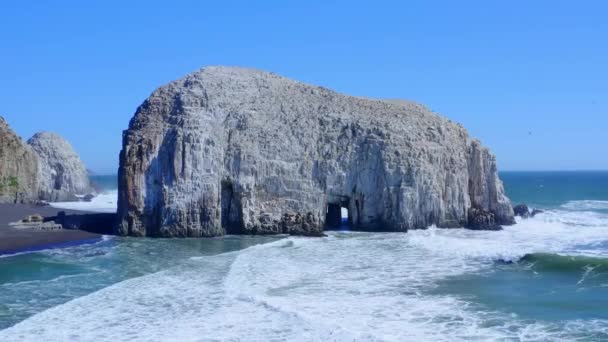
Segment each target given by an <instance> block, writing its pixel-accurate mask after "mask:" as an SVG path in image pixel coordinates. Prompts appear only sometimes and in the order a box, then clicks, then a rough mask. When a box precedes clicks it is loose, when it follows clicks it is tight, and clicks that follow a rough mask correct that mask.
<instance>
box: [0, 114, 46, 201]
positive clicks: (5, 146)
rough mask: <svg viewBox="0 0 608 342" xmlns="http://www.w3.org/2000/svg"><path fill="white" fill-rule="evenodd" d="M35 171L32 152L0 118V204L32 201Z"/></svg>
mask: <svg viewBox="0 0 608 342" xmlns="http://www.w3.org/2000/svg"><path fill="white" fill-rule="evenodd" d="M37 169H38V164H37V158H36V154H35V153H34V151H32V149H31V148H30V147H29V146H28V145H27V144H26V143H25V142H24V141H23V140H21V138H20V137H19V136H18V135H17V134H15V132H13V131H12V130H11V128H10V127H9V126H8V124H7V123H6V121H5V120H4V118H3V117H1V116H0V203H3V202H9V203H24V202H32V201H34V200H35V199H36V198H35V197H36V195H37V183H36V173H37Z"/></svg>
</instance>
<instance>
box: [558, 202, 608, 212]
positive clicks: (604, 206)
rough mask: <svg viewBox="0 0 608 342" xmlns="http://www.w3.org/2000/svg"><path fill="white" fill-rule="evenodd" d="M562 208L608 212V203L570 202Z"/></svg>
mask: <svg viewBox="0 0 608 342" xmlns="http://www.w3.org/2000/svg"><path fill="white" fill-rule="evenodd" d="M562 208H563V209H566V210H574V211H589V210H608V201H592V200H584V201H570V202H568V203H566V204H564V205H562Z"/></svg>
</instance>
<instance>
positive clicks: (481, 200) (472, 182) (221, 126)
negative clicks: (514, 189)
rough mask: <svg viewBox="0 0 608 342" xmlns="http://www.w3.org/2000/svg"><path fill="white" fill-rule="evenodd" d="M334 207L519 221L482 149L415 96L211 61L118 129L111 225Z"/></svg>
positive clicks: (269, 227) (280, 218)
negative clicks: (340, 88)
mask: <svg viewBox="0 0 608 342" xmlns="http://www.w3.org/2000/svg"><path fill="white" fill-rule="evenodd" d="M338 207H345V208H347V209H348V212H349V222H350V224H351V227H352V229H354V230H367V231H401V232H405V231H407V230H408V229H415V228H426V227H429V226H431V225H436V226H438V227H462V226H467V225H469V221H470V220H471V218H470V216H471V215H470V214H469V212H470V211H471V210H473V209H475V212H482V213H484V215H486V216H487V217H488V218H489V219H491V220H493V222H489V223H488V224H489V225H490V226H493V225H494V224H497V225H505V224H512V223H513V222H514V219H513V209H512V207H511V204H510V202H509V200H508V198H507V197H506V196H505V194H504V190H503V186H502V183H501V181H500V180H499V178H498V176H497V170H496V161H495V158H494V156H493V155H492V154H491V153H490V151H489V150H488V149H487V148H485V147H483V146H482V145H481V144H480V143H479V142H478V141H477V140H475V139H472V138H471V137H469V135H468V134H467V131H466V130H465V129H464V128H463V127H462V126H461V125H459V124H456V123H454V122H452V121H450V120H448V119H446V118H444V117H441V116H439V115H437V114H435V113H433V112H431V111H430V110H429V109H427V108H425V107H424V106H422V105H419V104H415V103H410V102H402V101H387V100H373V99H365V98H358V97H353V96H347V95H343V94H339V93H337V92H335V91H332V90H329V89H325V88H322V87H317V86H312V85H308V84H304V83H300V82H296V81H293V80H290V79H287V78H284V77H281V76H278V75H276V74H273V73H269V72H263V71H258V70H252V69H245V68H236V67H208V68H204V69H201V70H199V71H197V72H194V73H192V74H189V75H187V76H185V77H184V78H182V79H180V80H177V81H174V82H171V83H169V84H167V85H165V86H163V87H161V88H158V89H157V90H156V91H154V93H153V94H152V95H151V96H150V97H149V98H148V99H147V100H146V101H144V103H143V104H142V105H141V106H140V107H139V108H138V109H137V112H136V113H135V116H134V118H133V119H132V120H131V122H130V124H129V128H128V130H127V131H125V132H124V135H123V148H122V152H121V154H120V168H119V202H118V214H119V219H120V223H119V225H118V227H117V233H119V234H122V235H133V236H160V237H200V236H218V235H222V234H225V233H229V234H280V233H287V234H299V235H321V234H322V232H323V230H324V228H325V223H326V220H335V218H333V217H330V218H328V213H330V214H331V213H334V214H333V215H337V213H339V212H340V210H336V208H338ZM488 214H491V215H488ZM473 220H474V218H473Z"/></svg>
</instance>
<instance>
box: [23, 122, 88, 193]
mask: <svg viewBox="0 0 608 342" xmlns="http://www.w3.org/2000/svg"><path fill="white" fill-rule="evenodd" d="M28 144H29V145H30V146H31V147H32V149H33V150H34V151H35V152H36V154H37V156H38V176H37V180H38V198H39V199H41V200H46V201H50V202H61V201H75V200H78V198H77V197H76V196H77V195H85V194H88V193H90V192H91V191H93V190H92V188H91V184H90V181H89V174H88V172H87V169H86V167H85V166H84V163H83V162H82V160H80V157H79V156H78V154H77V153H76V151H74V149H73V148H72V145H70V143H69V142H67V140H65V139H64V138H62V137H61V136H59V135H57V134H55V133H50V132H41V133H36V134H35V135H34V136H33V137H32V138H30V140H28Z"/></svg>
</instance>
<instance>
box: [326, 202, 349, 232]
mask: <svg viewBox="0 0 608 342" xmlns="http://www.w3.org/2000/svg"><path fill="white" fill-rule="evenodd" d="M350 222H351V220H350V215H349V211H348V208H347V207H345V206H342V205H340V204H334V203H330V204H328V205H327V215H326V217H325V228H326V229H327V230H350Z"/></svg>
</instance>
